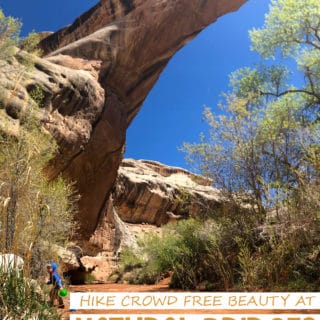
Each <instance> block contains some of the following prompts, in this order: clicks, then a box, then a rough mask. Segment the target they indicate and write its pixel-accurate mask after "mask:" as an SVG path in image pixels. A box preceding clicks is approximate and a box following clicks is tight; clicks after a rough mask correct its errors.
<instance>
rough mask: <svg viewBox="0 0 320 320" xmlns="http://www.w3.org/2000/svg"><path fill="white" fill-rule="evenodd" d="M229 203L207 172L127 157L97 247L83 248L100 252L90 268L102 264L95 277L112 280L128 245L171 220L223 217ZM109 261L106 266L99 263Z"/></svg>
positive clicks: (98, 233) (95, 239) (94, 243)
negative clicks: (190, 170)
mask: <svg viewBox="0 0 320 320" xmlns="http://www.w3.org/2000/svg"><path fill="white" fill-rule="evenodd" d="M226 203H227V200H226V199H225V198H224V196H223V195H222V194H221V192H220V191H219V190H217V189H215V188H213V187H212V181H210V180H208V179H205V178H204V177H202V176H199V175H195V174H192V173H190V172H188V171H186V170H184V169H181V168H176V167H169V166H166V165H164V164H161V163H159V162H155V161H146V160H133V159H124V160H123V161H122V163H121V165H120V168H119V174H118V177H117V180H116V184H115V187H114V189H113V192H112V198H111V199H110V200H109V201H108V208H107V210H106V212H107V214H106V215H104V216H103V217H102V218H101V219H100V221H99V223H98V227H97V229H96V231H95V233H94V234H93V235H92V237H91V239H90V242H89V243H90V245H91V246H93V247H94V248H95V249H93V247H91V249H90V250H86V249H85V246H86V245H85V244H83V246H82V247H83V248H84V250H86V251H90V252H94V251H96V252H98V253H99V254H98V257H93V258H89V257H87V258H86V261H87V262H86V266H90V263H91V264H96V265H97V269H96V270H94V272H93V275H94V276H95V277H96V278H97V279H105V280H106V279H107V277H108V276H109V275H110V273H111V271H112V266H115V265H116V263H117V259H118V257H119V253H120V252H121V250H122V248H123V246H126V245H130V246H132V245H135V243H136V240H137V238H138V237H141V236H143V234H146V233H148V232H160V228H159V227H160V226H161V225H163V224H166V223H171V222H175V221H177V220H180V219H187V218H189V217H194V216H197V217H199V216H201V215H202V216H209V215H210V216H216V215H219V214H220V213H221V210H223V207H224V205H225V204H226ZM97 259H98V260H97ZM81 261H84V260H83V259H81ZM88 261H89V262H88ZM103 261H104V268H102V267H99V266H100V264H102V263H103Z"/></svg>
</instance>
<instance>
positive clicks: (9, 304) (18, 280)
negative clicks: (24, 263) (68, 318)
mask: <svg viewBox="0 0 320 320" xmlns="http://www.w3.org/2000/svg"><path fill="white" fill-rule="evenodd" d="M0 287H1V294H0V317H1V319H31V318H33V317H36V319H43V320H47V319H48V320H55V319H60V318H61V317H60V315H59V314H58V313H57V311H56V310H55V308H54V307H51V306H49V305H48V303H47V302H46V300H45V298H44V295H43V291H42V289H41V287H40V286H39V285H38V284H37V283H36V282H35V281H31V280H30V279H29V280H28V279H25V278H24V277H23V276H22V275H21V274H19V273H16V272H15V271H11V272H8V273H7V272H4V271H3V270H0Z"/></svg>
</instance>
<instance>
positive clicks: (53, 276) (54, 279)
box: [47, 262, 64, 308]
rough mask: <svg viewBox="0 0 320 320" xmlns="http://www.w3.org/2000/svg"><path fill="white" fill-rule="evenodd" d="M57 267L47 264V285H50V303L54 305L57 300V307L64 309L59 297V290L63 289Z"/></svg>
mask: <svg viewBox="0 0 320 320" xmlns="http://www.w3.org/2000/svg"><path fill="white" fill-rule="evenodd" d="M57 269H58V266H57V264H56V263H55V262H50V263H49V264H47V271H48V273H49V280H48V281H47V284H52V289H51V290H50V293H49V295H50V303H51V304H52V305H54V302H55V300H58V303H59V304H58V307H59V308H64V303H63V300H62V298H61V297H60V296H59V290H60V289H62V288H63V282H62V279H61V277H60V275H59V273H58V272H57Z"/></svg>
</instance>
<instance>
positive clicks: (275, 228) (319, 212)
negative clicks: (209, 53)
mask: <svg viewBox="0 0 320 320" xmlns="http://www.w3.org/2000/svg"><path fill="white" fill-rule="evenodd" d="M250 37H251V41H252V49H253V50H256V51H257V52H258V53H259V54H260V55H261V56H262V57H264V58H270V57H271V58H273V59H279V58H286V59H288V58H290V59H293V60H294V61H295V63H296V66H297V69H296V70H292V71H291V70H288V68H287V67H285V66H282V65H281V64H277V65H273V66H272V65H270V64H269V63H268V64H266V65H264V64H262V63H261V64H259V65H257V66H256V67H254V68H248V67H245V68H241V69H239V70H237V71H235V72H233V73H232V74H231V76H230V86H231V91H230V92H229V93H228V94H225V95H224V102H222V103H220V108H221V109H222V112H221V114H220V115H217V114H213V113H212V111H211V110H210V109H209V108H206V109H205V110H204V118H205V120H206V122H207V124H208V129H209V130H208V133H207V134H201V135H200V142H199V143H185V144H184V145H183V148H182V149H183V150H184V151H185V152H186V154H187V159H188V161H189V163H190V164H192V165H193V166H195V168H196V169H197V170H198V171H200V172H201V173H202V174H204V175H206V176H209V177H210V178H211V179H212V180H213V181H214V184H215V185H216V186H217V187H219V188H221V189H222V190H223V191H224V192H225V194H226V195H227V196H228V197H229V199H230V200H232V201H235V202H236V203H237V204H238V206H240V207H241V205H242V206H243V205H244V204H245V203H247V204H249V208H248V210H247V211H244V212H246V213H247V214H248V213H249V214H250V213H251V214H253V215H255V216H256V217H258V216H259V217H260V222H261V223H262V225H261V228H262V229H263V230H264V231H263V233H265V235H264V236H263V237H261V236H260V237H258V238H256V239H255V240H254V239H251V241H248V239H249V240H250V237H244V236H243V234H240V235H239V236H237V240H236V242H237V244H238V251H237V258H236V259H235V261H237V262H236V263H234V264H232V266H233V267H234V266H236V267H237V269H238V277H236V276H235V275H233V279H236V282H234V284H235V285H236V286H239V288H240V289H246V290H255V289H257V288H263V289H265V290H277V289H279V290H282V289H283V288H287V289H290V288H295V290H301V289H303V288H302V286H303V285H305V286H306V287H305V288H308V289H309V290H314V289H315V288H316V285H317V284H318V280H317V277H316V274H318V273H319V271H320V270H319V252H318V248H319V241H320V239H319V237H318V234H319V226H320V225H319V222H320V220H319V216H320V205H319V203H320V202H319V201H320V188H319V185H320V165H319V164H320V144H319V141H320V134H319V133H320V121H319V120H320V117H319V107H320V95H319V92H320V2H319V1H318V0H312V1H309V0H305V1H293V0H273V1H272V2H271V6H270V12H269V14H267V15H266V20H265V25H264V27H263V28H261V29H254V30H252V31H250ZM286 61H287V60H286ZM281 62H282V61H281ZM292 74H299V75H302V76H303V77H304V80H305V82H304V83H302V84H301V85H300V87H297V86H296V85H294V84H292V83H290V82H291V81H292V80H291V78H290V77H291V75H292ZM229 213H230V211H229ZM257 214H258V216H257ZM271 216H272V219H271V220H270V217H271ZM229 218H230V214H229ZM257 219H258V218H257ZM253 220H254V219H253ZM269 220H270V221H269ZM248 221H249V223H251V222H250V220H248V219H245V221H244V225H246V227H244V228H243V230H248V229H249V230H250V227H249V225H248V224H247V223H248ZM271 221H272V222H271ZM222 225H223V224H222ZM214 232H215V235H219V236H218V239H225V236H224V235H223V234H220V233H219V232H218V231H217V230H215V231H214ZM253 236H254V235H253ZM215 261H218V257H215ZM212 263H213V262H212ZM222 266H224V263H223V261H220V262H219V265H216V266H215V269H216V270H219V268H221V267H222ZM226 270H228V269H226ZM230 274H231V273H230ZM219 276H220V277H221V278H223V275H222V272H220V273H219ZM226 278H227V277H226ZM229 278H230V279H231V278H232V277H229ZM225 287H226V286H225Z"/></svg>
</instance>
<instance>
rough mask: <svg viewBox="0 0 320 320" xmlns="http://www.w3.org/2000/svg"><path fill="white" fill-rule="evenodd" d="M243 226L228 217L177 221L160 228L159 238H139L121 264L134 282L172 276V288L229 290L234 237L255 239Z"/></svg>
mask: <svg viewBox="0 0 320 320" xmlns="http://www.w3.org/2000/svg"><path fill="white" fill-rule="evenodd" d="M246 225H247V224H244V223H243V221H241V219H240V220H238V219H230V218H223V219H221V220H219V221H216V220H213V219H208V220H205V221H200V220H195V219H189V220H181V221H179V222H177V223H175V224H170V225H168V226H165V227H163V228H162V232H161V234H160V235H158V234H150V235H148V236H145V237H143V238H141V239H139V241H138V248H132V249H130V248H129V249H126V251H125V253H124V255H122V258H121V261H122V263H123V264H125V265H126V266H130V269H129V268H126V270H127V271H131V274H130V275H129V276H130V279H133V278H134V279H135V282H138V283H146V282H147V283H150V282H151V280H153V282H154V281H156V280H157V279H160V278H161V276H162V274H169V273H172V278H171V284H170V285H171V286H172V287H174V288H182V289H196V288H200V286H201V285H202V284H203V283H206V288H211V289H212V290H213V289H215V290H229V289H231V288H232V287H233V286H234V283H235V281H236V279H237V273H236V272H235V268H236V266H237V265H238V259H237V255H238V250H239V248H238V243H237V237H238V238H240V237H241V238H242V239H243V241H247V242H250V240H249V239H252V238H254V237H255V232H256V230H255V229H249V228H247V227H246ZM248 225H250V224H249V223H248ZM243 228H246V229H245V230H244V229H243ZM128 252H130V254H128ZM128 257H130V258H129V259H128ZM127 280H128V278H127Z"/></svg>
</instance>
